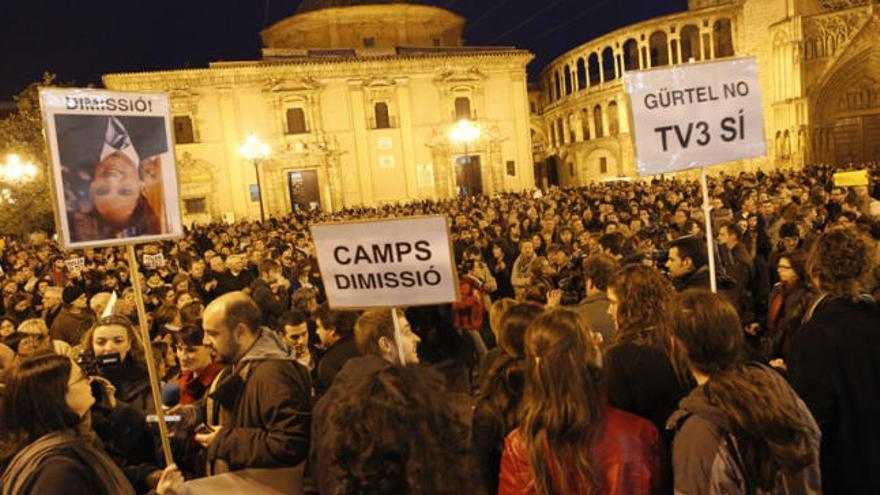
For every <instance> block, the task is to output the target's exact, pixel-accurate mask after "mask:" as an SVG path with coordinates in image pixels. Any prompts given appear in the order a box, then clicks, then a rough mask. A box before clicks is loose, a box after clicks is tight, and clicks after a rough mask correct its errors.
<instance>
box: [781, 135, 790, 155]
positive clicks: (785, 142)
mask: <svg viewBox="0 0 880 495" xmlns="http://www.w3.org/2000/svg"><path fill="white" fill-rule="evenodd" d="M782 157H783V158H789V157H791V135H790V134H789V132H788V129H786V130H785V132H784V133H782Z"/></svg>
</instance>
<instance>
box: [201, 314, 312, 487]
mask: <svg viewBox="0 0 880 495" xmlns="http://www.w3.org/2000/svg"><path fill="white" fill-rule="evenodd" d="M217 380H218V381H217V386H216V388H215V390H214V391H213V393H211V394H210V398H211V399H212V400H213V401H214V403H215V406H217V407H216V408H217V409H219V411H218V412H219V418H220V424H221V425H222V426H223V428H222V429H221V430H220V431H219V432H218V433H217V436H216V437H215V438H214V441H213V442H212V443H211V445H210V446H209V447H208V451H207V460H208V464H209V466H211V465H213V466H214V471H215V472H217V471H220V470H223V465H222V464H221V463H217V461H224V462H225V464H226V465H228V468H229V470H231V471H234V470H239V469H245V468H276V467H291V466H296V465H297V464H299V463H301V462H302V461H304V460H305V458H306V455H307V454H308V450H309V428H310V422H311V409H312V404H311V396H310V388H311V383H310V380H309V373H308V371H306V369H305V368H303V367H302V365H300V364H299V363H297V362H296V358H295V356H294V354H293V351H291V349H290V348H289V347H287V345H285V344H284V343H283V342H282V341H281V339H280V337H278V335H276V334H275V333H274V332H272V331H270V330H268V329H265V328H264V329H262V333H261V335H260V337H259V338H258V339H257V341H256V342H255V343H254V345H253V347H251V349H250V350H249V351H248V352H247V353H246V354H245V355H244V357H242V358H241V359H240V360H239V361H238V362H237V363H236V364H235V367H234V372H230V370H229V369H228V368H227V370H224V371H223V372H222V373H221V374H220V376H218V378H217Z"/></svg>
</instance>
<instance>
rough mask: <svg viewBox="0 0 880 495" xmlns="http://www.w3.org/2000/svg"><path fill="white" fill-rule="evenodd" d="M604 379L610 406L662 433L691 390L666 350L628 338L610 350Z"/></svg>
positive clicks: (621, 339)
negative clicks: (631, 415) (644, 420)
mask: <svg viewBox="0 0 880 495" xmlns="http://www.w3.org/2000/svg"><path fill="white" fill-rule="evenodd" d="M605 376H606V378H607V381H608V399H609V402H610V404H611V405H612V406H614V407H616V408H618V409H623V410H624V411H627V412H630V413H633V414H635V415H637V416H641V417H643V418H645V419H647V420H648V421H651V422H652V423H654V426H656V427H657V430H658V431H660V432H664V431H665V430H666V420H667V419H669V416H670V415H671V414H672V413H673V412H675V410H676V409H677V408H678V401H679V400H681V399H682V398H684V397H685V396H686V395H687V394H688V391H689V390H690V389H691V388H692V387H691V384H687V385H684V384H682V383H681V381H680V380H679V379H678V376H677V375H676V373H675V369H674V368H673V366H672V362H671V361H670V360H669V357H668V356H667V354H666V351H664V350H663V349H660V348H658V347H655V346H654V345H651V344H649V343H643V342H640V341H638V340H637V339H635V338H634V337H633V336H626V335H621V336H620V337H619V340H618V342H617V343H615V344H614V345H613V346H611V347H610V348H609V349H608V353H607V355H606V358H605ZM668 440H669V438H667V441H668Z"/></svg>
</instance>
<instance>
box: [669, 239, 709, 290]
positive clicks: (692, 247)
mask: <svg viewBox="0 0 880 495" xmlns="http://www.w3.org/2000/svg"><path fill="white" fill-rule="evenodd" d="M706 263H707V260H706V243H705V242H703V241H702V240H701V239H697V238H696V237H693V236H687V237H679V238H678V239H676V240H674V241H672V242H671V243H670V248H669V259H668V260H667V261H666V268H667V269H668V270H669V276H670V277H672V283H673V285H675V289H676V290H678V291H679V292H681V291H684V290H686V289H708V288H709V285H710V281H709V277H710V276H709V267H708V266H706Z"/></svg>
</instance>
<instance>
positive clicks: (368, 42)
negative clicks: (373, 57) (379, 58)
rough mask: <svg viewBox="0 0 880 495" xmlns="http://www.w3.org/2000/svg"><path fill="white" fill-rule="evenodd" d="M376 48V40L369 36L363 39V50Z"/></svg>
mask: <svg viewBox="0 0 880 495" xmlns="http://www.w3.org/2000/svg"><path fill="white" fill-rule="evenodd" d="M374 46H376V38H374V37H372V36H369V37H367V38H364V48H373V47H374Z"/></svg>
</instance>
